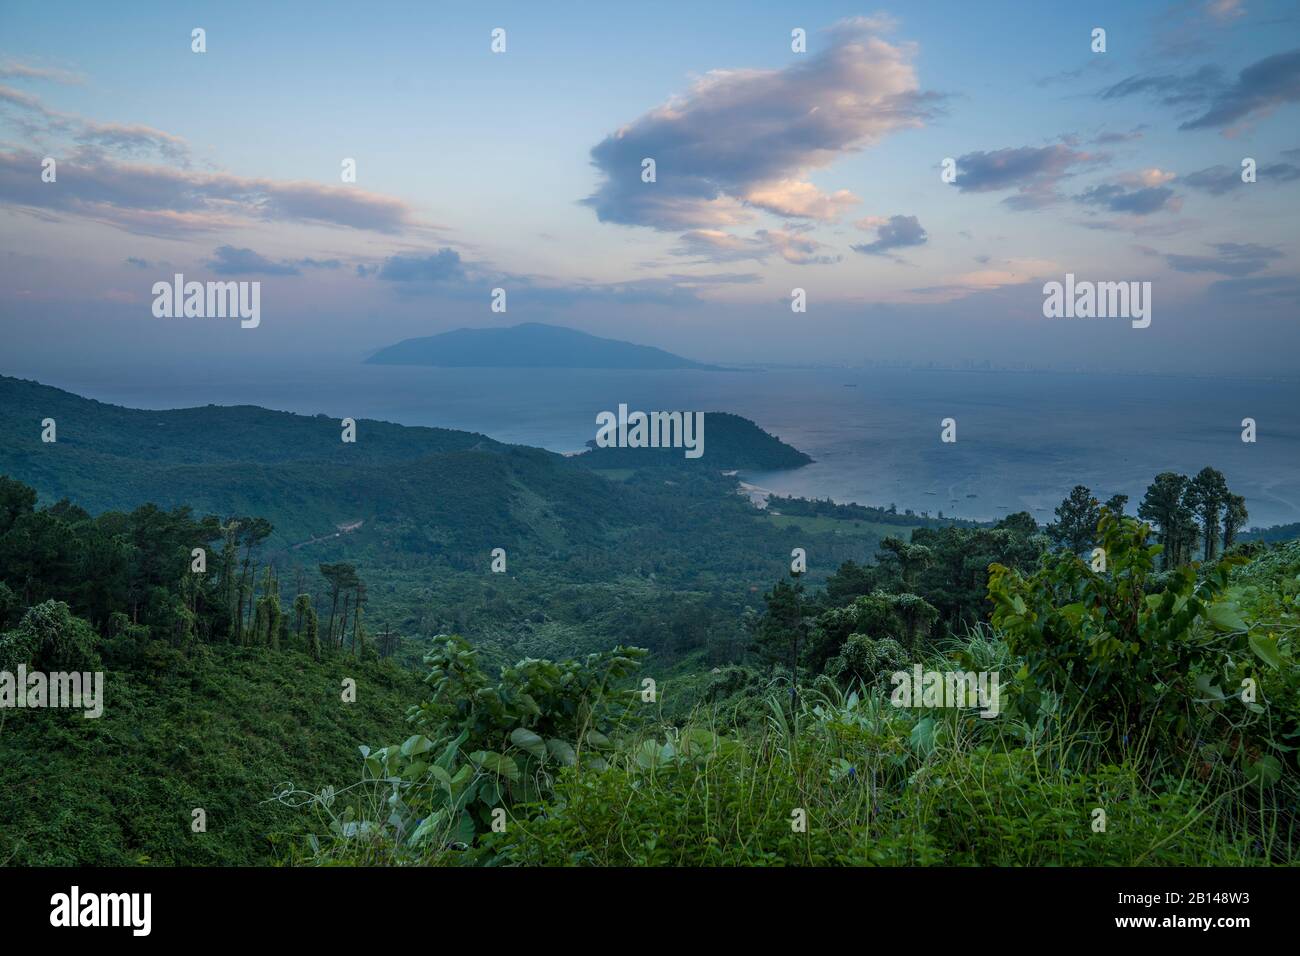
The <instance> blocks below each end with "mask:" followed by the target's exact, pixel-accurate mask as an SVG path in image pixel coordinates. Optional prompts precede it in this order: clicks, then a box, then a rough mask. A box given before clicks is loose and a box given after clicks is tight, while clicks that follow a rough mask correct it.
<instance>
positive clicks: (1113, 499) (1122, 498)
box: [1105, 495, 1128, 518]
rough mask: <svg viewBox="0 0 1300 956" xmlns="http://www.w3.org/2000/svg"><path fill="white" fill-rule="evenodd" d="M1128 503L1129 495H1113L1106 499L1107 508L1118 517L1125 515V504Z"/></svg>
mask: <svg viewBox="0 0 1300 956" xmlns="http://www.w3.org/2000/svg"><path fill="white" fill-rule="evenodd" d="M1127 504H1128V495H1111V496H1110V497H1109V498H1107V499H1106V504H1105V508H1106V510H1107V511H1109V512H1110V513H1111V514H1113V515H1114V516H1115V517H1116V518H1120V517H1123V515H1124V506H1125V505H1127Z"/></svg>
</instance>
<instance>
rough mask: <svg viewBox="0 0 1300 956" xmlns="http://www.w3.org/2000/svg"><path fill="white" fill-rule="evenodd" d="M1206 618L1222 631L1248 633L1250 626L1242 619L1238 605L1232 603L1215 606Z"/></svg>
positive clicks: (1207, 613) (1212, 606)
mask: <svg viewBox="0 0 1300 956" xmlns="http://www.w3.org/2000/svg"><path fill="white" fill-rule="evenodd" d="M1206 617H1208V618H1209V619H1210V623H1211V624H1213V625H1214V626H1215V627H1217V628H1218V629H1219V630H1221V631H1247V630H1250V625H1249V624H1247V623H1246V622H1245V621H1244V620H1242V618H1241V612H1240V611H1239V610H1237V605H1235V604H1231V603H1223V604H1214V605H1211V607H1210V609H1209V610H1208V611H1207V612H1206Z"/></svg>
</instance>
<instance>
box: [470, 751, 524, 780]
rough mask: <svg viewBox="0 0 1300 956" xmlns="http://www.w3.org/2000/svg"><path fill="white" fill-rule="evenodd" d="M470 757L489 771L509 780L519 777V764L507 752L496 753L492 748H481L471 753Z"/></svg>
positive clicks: (477, 764)
mask: <svg viewBox="0 0 1300 956" xmlns="http://www.w3.org/2000/svg"><path fill="white" fill-rule="evenodd" d="M469 759H470V760H472V761H474V763H475V765H476V766H478V767H480V768H482V769H483V770H486V771H487V772H488V773H495V774H497V775H498V776H501V777H505V778H506V779H507V780H518V779H519V767H518V765H516V764H515V762H514V761H513V760H511V759H510V758H509V757H507V756H506V755H505V754H499V753H494V752H493V751H491V750H479V751H475V752H474V753H472V754H470V755H469Z"/></svg>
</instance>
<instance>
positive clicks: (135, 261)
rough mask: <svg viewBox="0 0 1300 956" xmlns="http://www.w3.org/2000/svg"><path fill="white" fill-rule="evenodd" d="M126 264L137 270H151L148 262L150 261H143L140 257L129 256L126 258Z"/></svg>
mask: <svg viewBox="0 0 1300 956" xmlns="http://www.w3.org/2000/svg"><path fill="white" fill-rule="evenodd" d="M126 264H127V265H129V266H135V267H136V268H137V269H148V268H149V260H148V259H141V258H140V257H139V256H127V257H126Z"/></svg>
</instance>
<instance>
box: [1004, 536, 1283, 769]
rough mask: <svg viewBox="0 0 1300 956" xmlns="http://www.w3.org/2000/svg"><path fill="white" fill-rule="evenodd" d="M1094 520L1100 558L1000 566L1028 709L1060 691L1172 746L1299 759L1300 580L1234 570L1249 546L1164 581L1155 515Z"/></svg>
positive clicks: (1010, 641) (1252, 765)
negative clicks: (1293, 637)
mask: <svg viewBox="0 0 1300 956" xmlns="http://www.w3.org/2000/svg"><path fill="white" fill-rule="evenodd" d="M1099 534H1100V537H1101V543H1102V547H1103V548H1104V550H1105V557H1106V570H1105V571H1104V572H1100V571H1094V570H1093V569H1092V567H1091V566H1090V564H1088V563H1085V562H1084V561H1081V560H1080V559H1079V558H1077V557H1076V556H1074V555H1064V554H1063V555H1058V556H1056V557H1055V558H1053V559H1051V560H1050V561H1049V562H1048V563H1047V564H1046V565H1045V566H1044V567H1043V568H1042V570H1040V571H1038V572H1037V573H1035V574H1034V575H1032V576H1030V577H1028V578H1025V577H1023V576H1022V575H1020V574H1019V573H1018V572H1015V571H1011V570H1009V569H1006V568H1001V567H995V568H993V570H992V577H991V580H990V584H989V594H990V597H991V598H992V599H993V601H994V603H995V608H994V612H993V626H994V627H995V628H997V629H998V630H999V631H1000V632H1001V633H1002V634H1003V635H1005V637H1006V641H1007V645H1008V647H1009V648H1010V650H1011V652H1012V653H1013V654H1016V655H1017V656H1019V657H1020V658H1022V660H1023V666H1022V668H1021V670H1020V673H1019V674H1018V675H1017V677H1018V679H1019V683H1018V687H1017V690H1016V701H1015V702H1016V704H1017V706H1018V708H1019V710H1020V711H1021V712H1022V713H1023V714H1024V715H1025V716H1027V717H1029V718H1032V717H1034V716H1035V714H1036V713H1037V711H1038V709H1039V708H1040V706H1041V705H1042V703H1043V701H1044V700H1045V699H1054V698H1055V697H1056V696H1057V695H1059V696H1060V697H1061V698H1062V699H1063V700H1064V702H1065V705H1066V706H1067V707H1068V708H1076V707H1077V708H1080V709H1084V710H1086V711H1087V712H1088V713H1089V714H1090V715H1091V716H1092V717H1093V718H1094V719H1096V720H1098V721H1100V722H1101V723H1102V725H1103V726H1106V727H1110V728H1118V732H1119V733H1121V734H1124V733H1128V732H1129V729H1130V728H1141V730H1142V732H1143V733H1144V734H1148V735H1151V736H1152V738H1153V739H1154V740H1155V741H1156V743H1157V745H1158V746H1159V747H1161V748H1169V749H1170V752H1172V753H1186V752H1189V751H1192V748H1193V747H1197V748H1198V752H1199V753H1200V754H1201V756H1202V757H1206V758H1209V759H1212V760H1216V761H1226V762H1229V763H1235V764H1236V766H1237V769H1238V771H1239V772H1241V773H1242V774H1245V775H1246V776H1249V777H1254V778H1259V777H1260V776H1261V774H1263V775H1264V776H1266V777H1271V776H1274V774H1273V773H1272V770H1273V766H1274V764H1275V763H1279V764H1280V762H1281V761H1286V762H1287V763H1289V764H1290V766H1291V767H1292V768H1294V756H1293V753H1294V747H1295V743H1296V740H1297V731H1298V730H1300V723H1298V720H1300V708H1298V707H1297V699H1296V683H1297V677H1296V664H1295V659H1294V650H1293V647H1292V644H1291V641H1290V639H1289V637H1288V635H1289V634H1291V633H1292V632H1293V630H1294V628H1295V626H1296V624H1297V623H1300V622H1298V621H1297V618H1296V608H1295V603H1294V594H1295V582H1294V581H1287V580H1285V579H1283V580H1282V581H1281V582H1277V583H1275V584H1273V585H1272V586H1271V587H1267V588H1262V589H1261V588H1259V587H1258V586H1256V587H1253V588H1247V587H1244V586H1242V585H1239V584H1234V583H1233V577H1232V569H1233V566H1234V564H1236V563H1239V561H1240V559H1229V560H1225V561H1222V562H1220V563H1219V564H1217V565H1215V566H1214V567H1211V568H1208V569H1204V572H1203V574H1202V576H1201V578H1200V579H1199V580H1198V578H1197V574H1196V569H1195V568H1192V567H1183V568H1178V569H1176V570H1174V571H1171V572H1170V573H1168V574H1166V575H1164V576H1163V581H1162V585H1163V586H1159V585H1157V583H1156V580H1155V575H1154V569H1155V563H1156V557H1157V555H1158V554H1159V553H1160V550H1161V546H1160V545H1150V544H1148V543H1147V540H1148V534H1149V529H1148V528H1147V526H1146V525H1144V524H1140V523H1139V522H1137V521H1134V520H1133V519H1130V518H1120V519H1117V518H1115V517H1114V516H1113V515H1111V514H1109V513H1108V512H1107V513H1104V514H1103V516H1102V520H1101V524H1100V525H1099ZM1247 686H1254V687H1255V688H1256V695H1255V699H1254V700H1248V699H1246V697H1245V696H1243V691H1244V689H1245V688H1246V687H1247ZM1221 688H1230V689H1231V690H1229V691H1228V692H1225V691H1224V690H1222V689H1221ZM1207 766H1208V764H1207Z"/></svg>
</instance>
